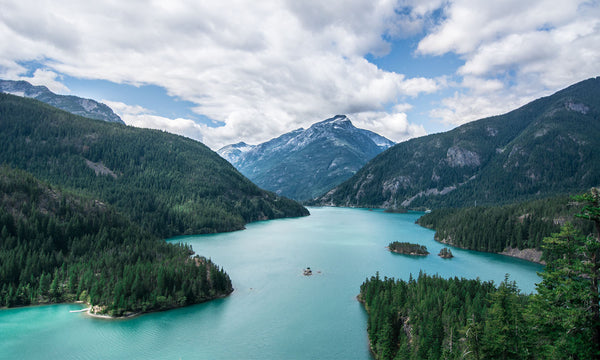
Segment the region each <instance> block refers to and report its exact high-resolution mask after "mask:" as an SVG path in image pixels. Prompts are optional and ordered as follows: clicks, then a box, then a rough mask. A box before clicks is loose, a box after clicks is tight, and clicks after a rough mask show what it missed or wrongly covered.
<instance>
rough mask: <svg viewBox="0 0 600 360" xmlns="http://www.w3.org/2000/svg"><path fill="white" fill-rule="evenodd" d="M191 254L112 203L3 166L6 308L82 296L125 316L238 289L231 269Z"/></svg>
mask: <svg viewBox="0 0 600 360" xmlns="http://www.w3.org/2000/svg"><path fill="white" fill-rule="evenodd" d="M191 255H193V251H192V250H191V248H190V247H189V246H186V245H182V244H170V243H167V242H165V241H164V240H162V239H161V238H159V237H157V235H156V234H152V233H151V232H149V231H148V230H146V229H144V228H142V227H140V226H139V225H138V224H136V223H134V222H132V221H131V220H130V219H129V218H128V217H126V216H123V215H122V214H121V213H119V212H118V211H116V210H115V209H114V207H112V206H110V205H106V204H104V203H102V202H100V201H98V200H96V199H93V198H90V197H86V196H80V195H76V194H73V193H70V192H67V191H62V190H60V189H59V188H57V187H54V186H50V185H48V184H45V183H43V182H41V181H39V180H37V179H35V178H34V177H33V176H31V175H30V174H28V173H26V172H24V171H21V170H14V169H9V168H7V167H1V168H0V279H1V282H0V306H6V307H12V306H23V305H31V304H44V303H58V302H65V301H68V302H73V301H77V300H79V301H83V302H86V303H89V304H91V305H95V306H97V307H98V309H99V312H102V313H107V314H109V315H112V316H122V315H126V314H130V313H138V312H148V311H155V310H165V309H169V308H174V307H179V306H184V305H188V304H194V303H198V302H203V301H206V300H210V299H213V298H216V297H221V296H224V295H227V294H229V293H230V292H231V291H233V288H232V286H231V281H230V279H229V276H228V275H227V274H226V273H225V272H224V271H223V269H221V268H219V267H218V266H217V265H215V264H214V263H212V262H211V261H210V260H209V259H205V258H202V257H200V256H198V255H196V256H195V257H191Z"/></svg>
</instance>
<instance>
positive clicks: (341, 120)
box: [311, 115, 354, 127]
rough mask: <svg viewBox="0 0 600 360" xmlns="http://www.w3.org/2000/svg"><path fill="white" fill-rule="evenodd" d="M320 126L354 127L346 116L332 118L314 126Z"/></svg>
mask: <svg viewBox="0 0 600 360" xmlns="http://www.w3.org/2000/svg"><path fill="white" fill-rule="evenodd" d="M319 125H346V126H347V125H352V121H350V119H349V118H348V117H347V116H346V115H336V116H334V117H332V118H329V119H325V120H323V121H320V122H318V123H315V124H313V125H312V126H319ZM312 126H311V127H312ZM352 126H354V125H352Z"/></svg>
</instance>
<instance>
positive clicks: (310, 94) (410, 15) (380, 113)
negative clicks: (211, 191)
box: [0, 0, 600, 147]
mask: <svg viewBox="0 0 600 360" xmlns="http://www.w3.org/2000/svg"><path fill="white" fill-rule="evenodd" d="M233 14H234V15H233ZM599 34H600V13H599V6H598V2H597V1H587V2H586V1H583V0H575V1H564V0H560V1H559V0H532V1H522V0H504V1H495V2H486V1H478V0H368V1H367V0H331V1H316V0H306V1H294V0H264V1H258V2H247V1H242V0H222V1H218V2H214V1H213V2H197V1H184V0H173V1H168V2H165V1H163V2H161V1H151V2H148V1H140V0H132V1H126V2H123V1H121V2H105V1H100V2H95V3H90V2H85V1H76V0H56V1H52V2H50V1H37V0H21V1H13V2H9V3H5V4H3V6H2V12H0V37H1V38H2V39H3V41H2V42H0V77H4V78H11V79H14V78H22V77H24V76H25V74H27V71H28V70H30V69H27V68H26V65H23V64H26V63H27V62H30V61H33V62H36V63H39V64H41V66H42V69H43V70H40V72H39V73H35V74H34V75H33V79H34V80H35V81H38V83H43V84H45V85H48V86H50V87H52V88H53V89H57V90H60V91H63V92H64V91H68V89H66V88H63V89H61V88H60V81H61V78H60V76H62V75H68V76H71V77H74V78H78V79H102V80H108V81H112V82H114V83H124V84H132V85H145V84H151V85H157V86H160V87H162V88H164V89H166V91H167V93H168V94H169V95H171V96H173V97H175V98H176V99H181V100H185V101H189V102H192V103H194V104H195V107H194V109H193V111H195V112H197V113H198V114H202V115H205V116H207V117H209V118H211V119H213V120H215V121H216V123H218V124H221V125H222V126H218V127H211V126H207V125H202V124H197V123H195V122H194V121H192V120H190V119H167V118H164V117H160V116H157V115H156V114H154V113H152V112H150V111H145V112H140V113H137V114H135V113H129V112H125V110H122V111H123V112H122V113H119V111H117V112H118V113H119V114H120V115H121V116H122V118H123V119H124V120H125V121H126V122H127V123H131V124H134V123H135V124H138V125H139V126H146V127H159V128H163V129H165V130H166V129H171V130H172V131H178V133H182V134H184V135H187V136H189V137H192V138H196V139H201V140H202V141H203V142H204V143H206V144H207V145H209V146H211V147H219V146H221V145H225V144H227V143H233V142H237V141H240V140H244V141H247V142H250V143H259V142H263V141H266V140H268V139H270V138H273V137H275V136H278V135H280V134H282V133H284V132H287V131H290V130H293V129H296V128H299V127H307V126H310V124H312V123H314V122H316V121H319V120H322V119H325V118H327V117H329V116H331V115H333V114H339V113H345V114H349V115H352V116H353V117H354V118H355V119H361V121H364V124H365V125H368V126H371V129H380V131H381V132H382V135H384V136H388V137H391V138H394V139H395V140H397V139H401V138H404V137H405V136H410V135H409V134H423V133H424V131H422V128H423V127H422V126H420V125H415V124H411V123H410V122H409V119H408V118H407V117H406V113H405V110H404V109H403V108H402V107H401V108H399V109H395V108H394V105H395V104H409V105H411V106H416V105H415V104H419V105H420V106H423V104H424V101H418V99H419V98H420V97H421V96H423V95H424V94H437V93H440V92H442V91H443V92H444V94H449V95H448V96H446V95H444V96H446V98H445V99H443V100H442V99H440V100H439V101H436V102H434V104H436V108H434V109H432V110H431V111H429V114H430V116H432V117H436V118H438V117H439V118H440V119H441V121H442V122H444V123H446V124H453V125H456V124H460V123H463V122H465V121H470V120H473V119H475V118H478V117H481V116H487V115H492V114H496V113H499V112H505V111H508V110H511V109H512V108H513V107H514V106H518V105H522V104H524V103H525V102H526V101H529V100H532V99H534V98H536V97H539V96H542V95H548V94H549V93H551V92H553V91H556V90H558V89H560V88H562V87H565V86H567V85H570V84H572V83H574V82H576V81H578V80H583V79H585V78H588V77H592V76H596V75H598V73H599V72H600V69H599V66H600V65H598V64H600V47H598V46H597V44H599V43H600V35H599ZM398 39H411V41H412V43H413V44H416V45H414V46H416V47H415V52H414V54H413V55H414V57H415V58H414V61H415V62H419V61H420V60H421V59H426V58H429V57H438V56H440V55H444V54H455V55H456V56H457V57H458V59H459V60H460V62H462V63H461V64H459V66H458V67H455V68H453V69H451V70H449V71H452V72H453V73H448V74H444V75H443V76H439V77H436V78H431V77H428V76H423V75H422V74H419V73H411V74H400V73H395V72H391V71H385V70H383V69H381V68H378V67H377V66H375V65H374V64H373V63H370V62H368V61H367V60H366V59H365V58H366V57H367V55H369V54H370V55H372V56H374V57H382V56H386V54H388V53H389V52H390V49H391V48H392V47H393V46H395V41H396V40H398ZM407 68H415V69H418V68H419V67H418V66H407ZM454 71H455V72H454ZM55 75H56V76H55ZM30 78H31V76H30ZM403 106H404V105H403ZM427 111H428V109H418V110H417V112H418V113H419V114H423V113H426V112H427ZM127 119H129V120H127ZM368 119H370V120H368ZM379 122H381V123H379ZM171 130H169V131H171ZM386 131H389V132H390V133H386Z"/></svg>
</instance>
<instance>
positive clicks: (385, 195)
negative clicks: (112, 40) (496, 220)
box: [315, 77, 600, 209]
mask: <svg viewBox="0 0 600 360" xmlns="http://www.w3.org/2000/svg"><path fill="white" fill-rule="evenodd" d="M599 147H600V77H598V78H592V79H589V80H585V81H582V82H580V83H578V84H575V85H573V86H571V87H569V88H566V89H564V90H561V91H559V92H557V93H555V94H554V95H551V96H548V97H544V98H541V99H538V100H535V101H533V102H531V103H529V104H527V105H525V106H523V107H521V108H519V109H517V110H514V111H512V112H509V113H507V114H504V115H500V116H494V117H490V118H486V119H482V120H478V121H473V122H470V123H468V124H465V125H463V126H460V127H458V128H456V129H454V130H451V131H448V132H445V133H440V134H434V135H429V136H425V137H421V138H417V139H412V140H409V141H406V142H403V143H400V144H397V145H395V146H393V147H391V148H390V149H388V150H386V151H385V152H383V153H382V154H380V155H378V156H377V157H375V158H374V159H373V160H371V161H369V163H367V164H366V165H365V166H364V167H363V168H362V169H361V170H360V171H359V172H357V173H356V174H355V175H354V176H353V177H352V178H350V179H349V180H348V181H346V182H344V183H342V184H341V185H340V186H338V187H336V188H334V189H333V190H331V191H329V192H328V193H327V194H325V195H324V196H322V197H321V198H320V199H318V200H317V201H316V202H315V203H316V204H322V205H336V206H362V207H385V208H388V207H408V208H421V209H422V208H440V207H461V206H473V205H475V204H477V205H497V204H505V203H511V202H515V201H523V200H528V199H532V198H541V197H547V196H552V195H556V194H564V193H570V192H577V191H585V190H587V189H589V188H590V187H592V186H596V185H598V184H599V183H600V159H599V158H598V156H596V152H597V149H598V148H599Z"/></svg>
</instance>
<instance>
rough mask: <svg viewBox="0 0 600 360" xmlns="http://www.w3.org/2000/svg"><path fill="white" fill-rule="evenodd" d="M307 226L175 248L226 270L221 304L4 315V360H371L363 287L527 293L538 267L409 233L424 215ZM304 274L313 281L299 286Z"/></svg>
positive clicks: (331, 219)
mask: <svg viewBox="0 0 600 360" xmlns="http://www.w3.org/2000/svg"><path fill="white" fill-rule="evenodd" d="M310 211H311V214H312V215H311V216H309V217H305V218H299V219H283V220H275V221H265V222H258V223H253V224H250V225H248V226H247V229H246V230H244V231H238V232H233V233H225V234H217V235H206V236H188V237H180V238H176V239H171V240H170V241H182V242H187V243H190V244H192V246H193V248H194V250H195V251H196V252H197V253H199V254H202V255H204V256H207V257H211V258H212V260H213V261H215V262H216V263H217V264H219V265H221V266H223V267H224V268H225V270H226V271H227V272H228V273H229V275H230V276H231V278H232V280H233V285H234V287H235V291H234V292H233V294H232V295H231V296H229V297H227V298H225V299H220V300H215V301H211V302H208V303H205V304H199V305H195V306H190V307H186V308H183V309H177V310H171V311H167V312H162V313H154V314H146V315H143V316H139V317H137V318H133V319H128V320H101V319H92V318H89V317H87V316H86V315H85V314H81V313H70V312H69V310H77V309H80V308H81V306H78V305H53V306H39V307H29V308H21V309H8V310H2V311H0V358H1V359H370V358H371V357H370V354H369V351H368V340H367V333H366V326H367V325H366V319H367V315H366V313H365V311H364V309H363V308H362V307H361V305H360V304H359V303H358V302H357V301H356V295H357V294H358V292H359V287H360V284H361V283H362V282H363V281H364V280H365V279H366V278H367V277H370V276H372V275H374V274H375V272H377V271H379V273H380V276H388V277H396V278H403V279H408V277H409V274H410V273H412V274H413V275H414V276H416V275H417V274H418V273H419V270H421V269H422V270H423V271H425V272H427V273H429V274H435V273H438V274H440V275H442V276H444V277H450V276H458V277H467V278H477V277H479V278H480V279H483V280H494V281H495V282H497V283H499V282H500V281H502V280H503V278H504V274H505V273H509V274H510V275H511V279H512V280H515V281H516V282H517V285H518V286H519V287H520V288H521V290H522V291H524V292H527V293H529V292H532V291H533V290H534V288H535V285H534V284H535V283H536V282H538V281H539V278H538V276H537V275H536V271H540V270H541V267H540V266H539V265H535V264H531V263H528V262H525V261H521V260H517V259H512V258H508V257H504V256H500V255H493V254H485V253H477V252H473V251H466V250H461V249H454V248H453V249H452V252H453V253H454V255H455V258H453V259H441V258H439V257H438V256H436V255H435V254H437V253H438V251H439V250H440V249H441V248H442V247H443V246H442V244H439V243H436V242H435V241H434V240H433V235H434V232H433V231H431V230H428V229H424V228H421V227H419V226H418V225H415V224H414V222H415V221H416V219H417V218H418V217H419V216H420V215H421V214H413V213H410V214H387V213H383V212H381V211H368V210H362V209H343V208H311V209H310ZM396 240H397V241H407V242H413V243H419V244H423V245H426V246H427V248H428V250H429V251H430V252H431V255H429V256H427V257H410V256H405V255H398V254H392V253H390V252H389V251H387V250H386V248H385V247H386V246H387V244H389V243H390V242H391V241H396ZM307 266H310V267H311V268H312V269H313V272H314V275H313V276H310V277H305V276H303V275H302V270H303V269H304V268H306V267H307Z"/></svg>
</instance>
